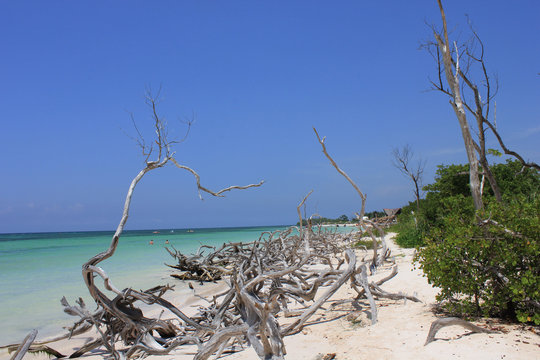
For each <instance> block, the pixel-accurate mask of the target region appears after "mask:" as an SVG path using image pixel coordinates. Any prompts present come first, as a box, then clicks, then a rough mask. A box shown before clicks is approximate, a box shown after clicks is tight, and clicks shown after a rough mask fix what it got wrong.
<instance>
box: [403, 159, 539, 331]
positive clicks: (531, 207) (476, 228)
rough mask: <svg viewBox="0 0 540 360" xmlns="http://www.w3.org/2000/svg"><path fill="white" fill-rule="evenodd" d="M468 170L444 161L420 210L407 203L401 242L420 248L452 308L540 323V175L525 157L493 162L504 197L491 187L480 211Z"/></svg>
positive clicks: (422, 258) (422, 259) (429, 272)
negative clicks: (499, 198)
mask: <svg viewBox="0 0 540 360" xmlns="http://www.w3.org/2000/svg"><path fill="white" fill-rule="evenodd" d="M468 170H469V166H468V164H465V165H448V166H443V165H441V166H439V168H438V170H437V175H436V177H435V182H434V183H433V184H429V185H427V186H425V187H424V190H425V191H426V196H425V199H422V200H421V201H420V211H419V212H418V211H417V207H416V203H415V202H411V203H410V204H409V205H407V206H406V207H404V208H403V210H402V214H401V215H399V217H398V225H396V226H395V227H394V229H395V230H396V231H398V232H399V235H398V236H397V238H396V241H397V242H398V243H399V244H400V245H402V246H405V247H418V248H419V252H418V253H417V261H418V263H419V266H420V268H422V270H423V271H424V273H425V274H426V276H427V277H428V280H429V281H430V283H432V284H433V285H435V286H437V287H439V288H441V292H440V294H439V295H438V300H440V301H443V303H444V307H445V308H446V309H447V310H448V311H450V312H451V313H453V314H461V315H475V316H481V315H484V316H496V317H504V318H509V319H513V320H518V321H520V322H533V323H535V324H540V308H539V305H540V290H539V286H538V285H539V284H540V257H539V254H540V244H539V242H538V240H539V238H540V218H539V217H538V214H539V213H540V174H539V172H538V170H536V169H534V168H523V167H522V164H521V163H520V162H519V161H518V160H507V161H506V162H505V163H498V164H494V165H492V166H491V171H492V173H493V175H494V178H495V179H496V181H497V183H498V186H499V189H500V192H501V195H502V202H498V201H497V199H496V197H495V195H494V193H493V191H492V189H491V188H487V189H485V191H483V196H482V202H483V203H484V209H482V210H481V211H478V210H475V208H474V203H473V201H472V199H471V196H470V188H469V185H468Z"/></svg>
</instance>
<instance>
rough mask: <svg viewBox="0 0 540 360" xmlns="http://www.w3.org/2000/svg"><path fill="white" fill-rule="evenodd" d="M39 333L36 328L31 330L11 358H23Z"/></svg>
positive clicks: (12, 359)
mask: <svg viewBox="0 0 540 360" xmlns="http://www.w3.org/2000/svg"><path fill="white" fill-rule="evenodd" d="M37 333H38V332H37V330H35V329H34V330H32V331H30V333H29V334H28V335H26V337H25V338H24V340H23V342H22V343H21V344H20V345H19V346H18V347H17V349H16V350H15V353H14V354H13V356H11V359H10V360H21V359H22V358H23V357H24V355H25V354H26V352H27V351H28V349H30V346H31V345H32V343H33V342H34V340H35V339H36V336H37Z"/></svg>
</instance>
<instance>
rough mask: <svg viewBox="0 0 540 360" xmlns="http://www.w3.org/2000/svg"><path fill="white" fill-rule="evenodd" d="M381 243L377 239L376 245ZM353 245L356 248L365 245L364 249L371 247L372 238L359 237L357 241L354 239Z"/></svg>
mask: <svg viewBox="0 0 540 360" xmlns="http://www.w3.org/2000/svg"><path fill="white" fill-rule="evenodd" d="M379 245H381V242H380V241H379V240H378V241H377V247H378V246H379ZM353 247H356V248H363V247H365V248H366V249H368V250H369V249H373V240H372V239H360V240H358V241H356V242H355V243H354V245H353Z"/></svg>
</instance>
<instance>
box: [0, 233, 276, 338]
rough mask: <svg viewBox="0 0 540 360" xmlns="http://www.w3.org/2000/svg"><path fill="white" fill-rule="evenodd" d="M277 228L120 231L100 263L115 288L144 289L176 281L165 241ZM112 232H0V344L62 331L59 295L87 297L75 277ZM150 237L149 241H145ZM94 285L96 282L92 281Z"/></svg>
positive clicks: (186, 247)
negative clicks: (114, 247) (113, 247)
mask: <svg viewBox="0 0 540 360" xmlns="http://www.w3.org/2000/svg"><path fill="white" fill-rule="evenodd" d="M279 228H283V227H247V228H208V229H194V232H187V230H186V229H176V230H170V229H168V230H160V232H159V234H154V233H153V232H152V231H150V230H141V231H126V232H125V233H124V234H123V235H122V238H121V239H120V242H119V244H118V248H117V250H116V253H115V254H114V256H112V257H111V258H109V259H107V260H105V261H104V262H102V263H100V266H101V267H102V268H103V269H105V271H106V272H107V273H108V275H109V276H110V277H111V279H112V281H113V283H114V284H115V285H116V287H118V288H120V289H123V288H126V287H132V288H134V289H137V290H138V289H148V288H150V287H153V286H156V285H158V284H166V283H170V284H177V287H178V286H181V283H180V282H179V281H177V280H175V279H173V278H171V277H170V276H169V273H170V271H169V268H168V267H166V266H165V265H164V263H174V261H173V259H172V258H171V257H170V255H169V254H168V253H167V252H166V250H165V241H166V240H169V242H170V245H171V246H174V247H175V248H176V249H178V250H181V251H182V252H185V253H191V252H195V251H196V250H197V248H198V247H199V246H200V245H202V244H205V245H211V246H219V245H221V244H223V243H226V242H237V241H242V242H249V241H254V240H257V239H258V238H259V236H260V235H261V233H262V232H264V231H274V230H277V229H279ZM112 235H113V232H70V233H32V234H0V323H1V324H2V326H0V344H6V343H10V342H17V341H21V340H22V339H23V338H24V336H25V335H26V334H27V333H28V332H29V331H30V330H31V329H38V331H39V333H38V340H39V339H43V338H46V337H48V336H51V335H55V334H57V333H60V332H62V327H63V326H68V325H71V324H72V323H73V320H75V318H74V317H72V316H69V315H67V314H64V313H63V310H62V306H61V305H60V299H61V298H62V296H65V297H66V298H67V300H68V301H69V302H70V303H72V304H73V303H74V302H75V300H76V299H77V298H78V297H82V298H83V299H84V300H85V302H86V303H87V306H88V308H90V309H94V306H95V305H93V304H94V303H93V301H92V300H91V299H90V298H89V296H88V295H87V293H88V290H87V289H86V286H85V285H84V282H83V280H82V276H81V265H82V264H83V263H84V262H86V261H87V260H88V259H89V258H91V257H92V256H94V255H96V254H97V253H99V252H101V251H104V250H106V249H107V248H108V246H109V244H110V241H111V238H112ZM150 240H153V241H154V245H149V241H150ZM98 283H101V282H99V281H98Z"/></svg>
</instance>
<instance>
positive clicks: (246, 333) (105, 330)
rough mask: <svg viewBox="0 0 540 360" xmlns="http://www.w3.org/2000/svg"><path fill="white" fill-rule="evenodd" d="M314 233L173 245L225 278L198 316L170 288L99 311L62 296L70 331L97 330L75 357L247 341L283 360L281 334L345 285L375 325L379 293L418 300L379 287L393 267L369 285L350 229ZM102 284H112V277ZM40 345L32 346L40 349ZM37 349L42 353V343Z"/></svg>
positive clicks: (193, 264)
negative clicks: (145, 308)
mask: <svg viewBox="0 0 540 360" xmlns="http://www.w3.org/2000/svg"><path fill="white" fill-rule="evenodd" d="M316 230H317V231H314V230H313V229H311V228H307V229H305V228H290V229H288V230H285V231H275V232H272V233H265V234H263V236H261V238H260V239H259V240H257V241H254V242H251V243H243V244H238V243H229V244H224V245H223V246H222V247H220V248H219V249H213V251H210V252H208V254H207V255H204V254H203V251H202V249H199V251H198V252H197V254H195V255H193V256H185V255H183V254H181V253H180V252H179V251H175V252H173V251H172V250H170V252H171V254H174V255H175V257H176V258H177V259H180V260H181V261H182V263H183V264H188V267H189V268H190V269H195V268H196V269H197V270H196V271H194V272H193V273H192V277H193V278H194V279H195V275H194V274H196V273H199V274H200V278H198V279H197V280H207V279H208V278H207V277H208V276H209V275H208V274H213V275H212V277H213V278H214V280H215V279H216V278H217V277H220V278H222V279H224V281H225V283H226V284H227V285H228V286H227V287H228V289H227V290H226V291H224V292H222V293H221V294H216V295H214V296H213V297H212V298H211V299H208V300H207V303H208V304H207V305H206V306H201V307H200V308H199V309H198V313H197V314H195V315H194V316H188V315H186V314H185V312H184V311H182V309H178V308H177V307H175V306H174V305H173V304H172V303H170V302H169V301H167V300H165V299H164V298H163V295H164V294H165V293H166V292H167V291H168V290H170V289H171V288H170V287H168V286H167V287H156V288H153V289H150V290H147V291H135V290H132V289H125V290H123V291H121V292H119V294H117V296H116V297H115V298H113V299H112V300H111V301H108V302H107V303H106V304H105V306H103V307H102V308H101V309H100V310H98V311H97V312H94V313H91V312H90V311H89V310H88V309H87V308H86V306H85V304H84V303H83V302H82V301H81V300H79V301H78V303H77V304H76V305H70V304H69V303H68V302H67V301H66V300H65V299H63V300H62V304H63V305H64V307H65V311H66V312H67V313H68V314H71V315H74V316H77V317H79V318H80V320H79V321H78V322H77V323H76V324H75V325H74V326H73V327H72V328H71V329H69V330H70V333H72V334H79V333H82V332H86V331H88V330H90V329H92V328H93V329H94V330H95V331H94V332H96V330H97V334H98V336H97V337H96V338H95V340H94V341H91V342H88V343H87V344H86V345H85V346H83V347H82V348H81V349H79V350H78V351H76V352H75V353H73V354H71V355H70V357H77V356H80V355H83V354H84V353H87V352H89V351H91V350H93V349H96V348H98V347H99V348H101V350H102V351H103V352H105V353H107V354H109V355H110V356H111V357H113V358H116V359H123V358H135V357H140V356H144V355H149V354H168V353H170V352H171V351H172V350H174V349H177V348H179V347H182V346H186V345H190V344H191V345H196V350H195V352H196V354H195V356H194V359H208V358H209V357H210V356H211V355H213V354H215V355H216V357H219V356H220V355H221V354H223V353H226V352H231V351H239V350H241V349H242V348H244V347H245V346H248V345H250V346H252V347H253V348H254V350H255V351H256V353H257V354H258V356H259V357H260V358H261V359H281V358H283V357H284V356H285V354H286V350H285V346H284V343H283V338H284V337H285V336H288V335H292V334H295V333H298V332H299V331H301V330H302V329H303V327H304V326H306V325H307V324H309V323H313V320H312V318H313V316H314V315H315V314H316V313H317V311H319V310H321V309H323V307H324V306H325V305H328V301H329V299H330V298H331V297H332V295H334V294H335V293H336V291H337V290H338V289H339V288H340V287H342V286H343V285H344V284H346V283H347V282H348V283H350V286H351V287H352V289H354V290H355V291H356V296H353V297H351V298H350V299H344V300H341V301H340V305H343V304H345V303H349V304H350V305H351V306H350V312H354V311H358V308H359V307H362V306H365V307H368V308H369V309H370V311H369V312H370V314H371V322H372V323H375V322H376V321H377V308H376V304H375V298H377V297H379V298H383V297H386V298H392V299H399V298H408V299H411V300H414V301H417V299H416V298H414V297H411V296H406V295H403V294H391V293H388V292H386V291H384V290H382V289H381V287H380V285H381V284H382V283H383V282H385V281H387V280H389V279H390V278H392V277H393V276H394V275H395V274H396V273H397V268H396V267H395V266H393V267H392V268H391V272H390V273H389V275H388V276H387V277H385V278H384V279H381V280H379V281H378V282H369V281H368V273H367V271H368V270H367V268H368V267H370V261H371V259H370V260H368V261H365V260H363V259H362V260H361V259H358V258H357V256H356V254H355V252H354V251H353V250H350V249H347V246H345V245H346V243H347V241H346V237H348V236H350V235H349V234H338V233H335V232H325V231H321V229H320V228H318V229H316ZM203 249H208V247H203ZM105 286H109V287H111V288H112V287H113V285H112V284H111V283H110V282H108V281H106V282H105ZM362 300H365V304H364V305H362V304H361V303H362ZM103 301H106V300H105V299H103ZM140 302H145V303H147V304H154V305H157V306H161V307H162V308H164V309H168V310H169V311H170V312H171V313H172V314H174V316H173V317H171V318H168V319H161V318H147V317H145V316H144V315H143V312H142V311H141V310H140ZM353 304H354V306H352V305H353ZM333 305H334V306H335V305H336V304H333ZM344 315H346V313H345V314H344ZM39 345H40V344H34V345H32V346H33V347H34V348H36V349H37V348H38V347H39ZM30 349H31V350H32V347H30ZM40 350H42V351H43V350H44V349H43V346H41V347H40ZM56 356H58V353H56Z"/></svg>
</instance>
